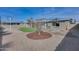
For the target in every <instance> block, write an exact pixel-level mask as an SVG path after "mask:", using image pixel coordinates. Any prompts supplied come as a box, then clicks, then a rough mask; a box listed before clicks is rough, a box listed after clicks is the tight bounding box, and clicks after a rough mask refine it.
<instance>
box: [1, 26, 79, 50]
mask: <svg viewBox="0 0 79 59" xmlns="http://www.w3.org/2000/svg"><path fill="white" fill-rule="evenodd" d="M3 27H4V33H5V35H3V36H2V37H3V38H2V49H3V50H4V51H54V50H55V49H56V47H57V46H58V45H59V44H60V42H61V41H62V40H63V39H64V36H65V35H66V34H67V32H68V31H60V32H57V33H56V32H55V33H54V32H50V33H51V34H52V37H51V38H49V39H45V40H32V39H29V38H27V37H26V34H28V33H24V32H21V31H19V30H18V27H19V26H12V29H11V30H10V29H9V26H6V25H5V26H3ZM77 46H78V45H77Z"/></svg>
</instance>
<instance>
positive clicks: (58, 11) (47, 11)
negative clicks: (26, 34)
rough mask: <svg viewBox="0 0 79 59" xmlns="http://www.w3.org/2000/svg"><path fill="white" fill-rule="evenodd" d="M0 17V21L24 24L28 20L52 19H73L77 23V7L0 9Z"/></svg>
mask: <svg viewBox="0 0 79 59" xmlns="http://www.w3.org/2000/svg"><path fill="white" fill-rule="evenodd" d="M0 16H1V20H2V21H9V17H12V21H15V22H25V21H27V20H28V19H29V18H33V19H40V18H47V19H54V18H64V19H69V18H73V19H76V20H77V21H78V19H79V8H78V7H0Z"/></svg>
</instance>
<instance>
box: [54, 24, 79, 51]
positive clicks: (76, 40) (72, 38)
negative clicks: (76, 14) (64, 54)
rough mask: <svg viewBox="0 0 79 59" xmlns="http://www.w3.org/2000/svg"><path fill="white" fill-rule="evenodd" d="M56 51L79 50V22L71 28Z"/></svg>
mask: <svg viewBox="0 0 79 59" xmlns="http://www.w3.org/2000/svg"><path fill="white" fill-rule="evenodd" d="M55 51H79V24H77V25H75V26H74V27H73V28H71V29H70V30H69V32H68V33H67V35H66V36H65V37H64V39H63V40H62V42H61V43H60V44H59V45H58V47H57V48H56V50H55Z"/></svg>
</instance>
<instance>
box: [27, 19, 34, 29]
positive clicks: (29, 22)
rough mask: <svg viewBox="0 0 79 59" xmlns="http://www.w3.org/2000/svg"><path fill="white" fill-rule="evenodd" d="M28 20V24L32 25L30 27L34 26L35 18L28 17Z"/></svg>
mask: <svg viewBox="0 0 79 59" xmlns="http://www.w3.org/2000/svg"><path fill="white" fill-rule="evenodd" d="M27 21H28V24H29V25H30V27H31V28H32V24H33V18H30V19H28V20H27Z"/></svg>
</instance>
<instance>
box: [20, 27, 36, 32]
mask: <svg viewBox="0 0 79 59" xmlns="http://www.w3.org/2000/svg"><path fill="white" fill-rule="evenodd" d="M20 30H21V31H22V32H35V31H36V29H34V28H28V27H20Z"/></svg>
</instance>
